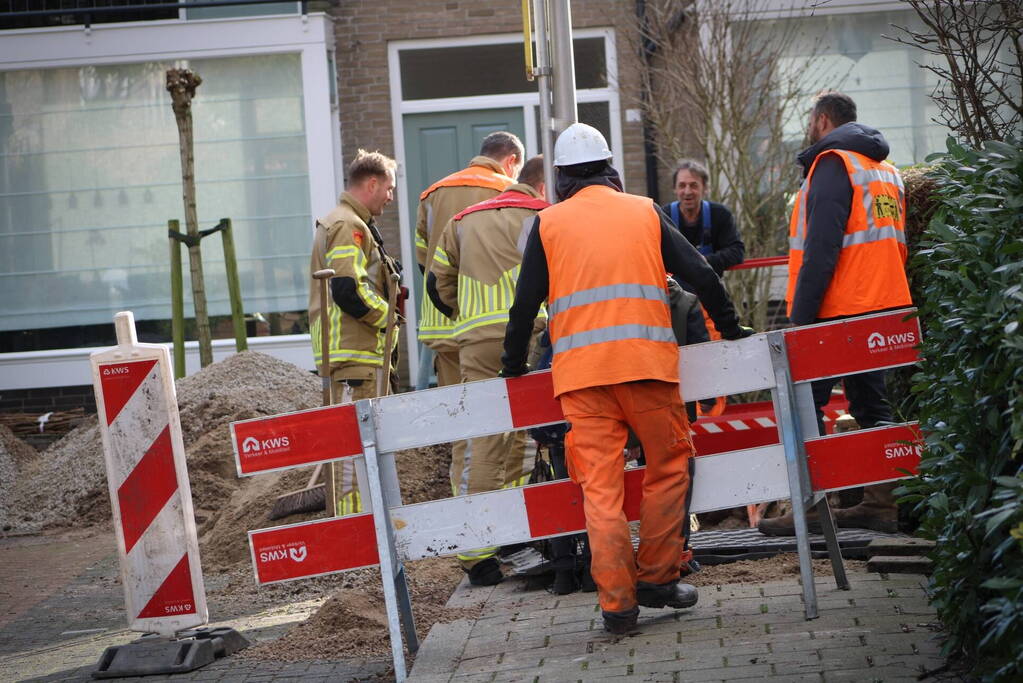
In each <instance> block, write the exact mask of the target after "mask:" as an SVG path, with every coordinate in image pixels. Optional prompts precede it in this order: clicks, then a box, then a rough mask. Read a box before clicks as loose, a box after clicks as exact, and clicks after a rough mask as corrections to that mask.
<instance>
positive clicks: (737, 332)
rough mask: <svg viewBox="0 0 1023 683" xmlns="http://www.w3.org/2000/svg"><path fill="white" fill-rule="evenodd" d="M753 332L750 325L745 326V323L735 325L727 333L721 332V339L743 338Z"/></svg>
mask: <svg viewBox="0 0 1023 683" xmlns="http://www.w3.org/2000/svg"><path fill="white" fill-rule="evenodd" d="M753 333H754V330H753V328H752V327H746V326H745V325H739V326H738V327H736V328H735V329H734V330H732V331H731V332H729V333H728V334H725V333H722V334H721V337H722V338H723V339H727V340H729V341H732V340H734V339H745V338H746V337H749V336H750V335H752V334H753Z"/></svg>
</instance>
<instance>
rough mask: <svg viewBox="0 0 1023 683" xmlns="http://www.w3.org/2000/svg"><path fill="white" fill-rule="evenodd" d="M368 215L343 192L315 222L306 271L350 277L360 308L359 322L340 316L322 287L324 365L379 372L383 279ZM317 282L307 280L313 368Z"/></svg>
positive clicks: (383, 316) (318, 360) (319, 356)
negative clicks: (324, 304) (326, 337)
mask: <svg viewBox="0 0 1023 683" xmlns="http://www.w3.org/2000/svg"><path fill="white" fill-rule="evenodd" d="M369 220H370V214H369V212H368V211H367V210H366V208H365V207H363V206H362V205H361V204H360V203H359V202H358V200H355V199H354V198H353V197H352V196H351V195H349V194H348V193H347V192H346V193H344V194H342V195H341V203H340V204H339V205H338V206H337V208H335V209H334V210H333V211H331V212H330V213H329V214H327V215H326V216H324V217H323V218H321V219H319V220H318V221H317V222H316V235H315V237H314V239H313V250H312V258H311V260H310V272H315V271H317V270H321V269H323V268H333V269H334V271H335V273H336V275H335V277H337V278H350V279H351V280H353V281H354V283H355V293H356V295H357V296H358V298H359V299H360V300H361V301H362V304H363V305H364V306H365V308H366V313H365V315H363V316H362V317H361V318H356V317H354V316H352V315H349V314H348V313H345V312H344V311H342V310H341V309H340V308H339V307H338V306H337V305H336V304H335V303H334V301H333V298H332V297H331V292H330V289H329V287H328V292H327V297H328V301H327V305H328V309H327V320H328V324H329V325H330V354H329V358H330V365H331V368H332V369H333V368H337V367H339V366H346V365H348V366H352V365H354V366H362V367H380V366H382V365H383V353H384V330H385V328H386V326H387V294H386V292H387V275H386V269H385V268H384V266H383V264H382V263H381V261H380V256H379V252H378V250H377V248H376V241H375V240H374V239H373V232H372V231H371V230H370V229H369V227H368V226H367V221H369ZM319 286H320V284H319V281H317V280H314V279H312V278H310V280H309V336H310V337H311V340H312V345H313V356H314V358H315V360H316V364H317V365H319V364H320V363H321V362H322V349H321V344H320V339H321V336H320V294H319V291H320V290H319Z"/></svg>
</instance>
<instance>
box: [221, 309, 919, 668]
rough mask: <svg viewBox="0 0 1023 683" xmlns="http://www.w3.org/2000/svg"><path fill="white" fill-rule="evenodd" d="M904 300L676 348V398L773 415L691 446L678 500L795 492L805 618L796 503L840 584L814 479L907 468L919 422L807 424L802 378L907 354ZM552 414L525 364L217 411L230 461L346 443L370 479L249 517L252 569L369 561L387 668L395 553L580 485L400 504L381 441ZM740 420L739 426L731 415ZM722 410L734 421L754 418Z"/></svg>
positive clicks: (442, 549) (421, 550) (412, 554)
mask: <svg viewBox="0 0 1023 683" xmlns="http://www.w3.org/2000/svg"><path fill="white" fill-rule="evenodd" d="M911 313H912V311H911V310H904V311H896V312H892V313H884V314H877V315H873V316H866V317H864V318H856V319H851V320H844V321H838V322H833V323H824V324H820V325H811V326H808V327H802V328H792V329H789V330H785V331H779V332H771V333H766V334H759V335H754V336H752V337H749V338H747V339H742V340H737V341H718V342H711V343H707V344H699V345H696V346H687V347H683V348H682V349H681V354H680V376H681V377H682V386H681V392H682V395H683V396H684V397H685V399H686V400H699V399H703V398H712V397H716V396H722V395H731V394H738V393H744V392H750V391H759V390H764V389H767V390H770V391H771V392H772V397H773V408H774V410H773V411H772V414H773V415H774V416H775V417H773V418H769V417H768V416H767V415H766V414H765V415H756V416H752V420H753V422H754V423H756V424H757V425H759V426H761V427H762V428H763V429H762V430H761V431H762V432H766V431H767V429H769V428H770V427H774V428H775V436H776V441H779V443H775V444H773V445H760V446H758V447H756V448H747V449H743V450H729V451H727V452H721V453H716V454H713V455H705V456H702V457H700V459H699V461H698V465H697V470H696V477H695V481H694V490H693V494H694V495H693V505H692V509H693V511H696V512H701V511H708V510H714V509H721V508H729V507H736V506H740V505H747V504H751V503H759V502H763V501H767V500H776V499H779V498H792V499H793V500H796V501H799V502H800V504H799V505H795V506H794V507H795V508H796V510H797V514H796V528H797V547H798V549H799V553H800V565H801V571H802V572H803V586H804V604H805V606H806V608H805V609H806V614H807V618H814V617H816V616H817V602H816V593H815V590H816V589H815V588H814V583H813V580H812V565H811V563H810V548H809V541H808V539H807V534H808V532H807V529H806V523H805V516H804V513H803V509H804V506H807V505H814V504H816V505H818V510H821V507H822V506H823V512H822V517H823V518H824V520H825V521H824V522H823V524H824V528H825V536H826V538H827V540H828V546H829V552H830V554H831V558H832V563H833V565H835V575H836V580H837V582H838V584H839V586H840V587H847V586H848V584H847V582H846V579H845V574H844V570H843V568H842V566H841V554H840V552H839V549H838V544H837V537H836V535H835V529H834V526H833V525H832V524H831V523H830V513H829V512H828V511H827V508H826V501H825V502H824V503H819V502H818V501H819V500H820V499H821V497H822V496H823V493H824V492H826V491H830V490H837V489H841V488H847V487H851V486H859V485H865V484H871V483H877V482H882V481H891V480H895V479H900V478H903V477H905V476H907V475H906V474H905V472H914V471H915V468H916V466H917V463H918V462H919V449H918V447H917V446H916V445H915V444H916V443H917V442H918V440H919V433H918V432H917V430H916V426H915V425H913V424H906V425H895V426H891V427H882V428H877V429H871V430H862V431H859V432H855V433H850V434H841V435H833V436H824V437H819V436H817V425H816V420H815V418H814V417H813V405H812V399H811V396H810V391H809V386H808V385H807V384H806V383H807V382H809V381H812V380H815V379H822V378H827V377H834V376H839V375H847V374H855V373H857V372H865V371H869V370H878V369H882V368H890V367H897V366H900V365H907V364H911V363H915V362H916V361H917V352H916V350H915V346H916V344H917V343H918V342H919V340H920V328H919V324H918V322H917V320H916V318H915V317H910V316H911ZM563 420H564V417H563V415H562V413H561V409H560V406H559V404H558V402H557V401H556V400H555V399H554V398H553V387H552V384H551V377H550V373H549V372H537V373H532V374H529V375H526V376H524V377H519V378H511V379H492V380H484V381H480V382H470V383H466V384H460V385H455V386H448V387H440V388H437V389H430V390H426V391H417V392H412V393H407V394H400V395H396V396H384V397H381V398H377V399H370V400H367V401H360V402H358V403H356V404H354V405H352V404H348V405H339V406H329V407H325V408H316V409H313V410H306V411H300V412H295V413H290V414H285V415H277V416H273V417H266V418H258V419H255V420H246V421H242V422H235V423H232V425H231V430H232V439H233V446H234V450H235V455H236V460H237V466H238V473H239V475H240V476H248V475H253V474H258V473H261V472H270V471H274V470H281V469H290V468H293V467H302V466H306V465H309V464H312V463H319V462H327V461H331V460H336V459H339V458H345V457H360V456H361V457H363V458H364V461H365V465H366V468H367V472H368V476H367V480H368V481H367V484H366V485H367V487H368V489H369V490H368V491H365V492H364V494H363V495H364V498H365V499H367V500H369V501H370V503H371V508H372V510H373V512H372V513H367V514H363V515H355V516H349V517H343V518H334V519H325V520H315V521H311V522H305V523H301V524H293V525H287V526H281V527H275V528H272V529H263V530H258V531H250V532H249V540H250V546H251V550H252V561H253V567H254V570H255V574H256V580H257V582H259V583H272V582H277V581H287V580H292V579H297V578H306V577H310V576H317V575H321V574H327V573H332V572H337V571H345V570H349V569H355V568H358V567H366V566H371V565H375V564H377V563H379V564H380V566H381V571H382V573H383V577H384V595H385V601H386V602H387V605H388V615H389V624H390V625H391V644H392V650H393V654H394V658H395V671H396V673H397V674H398V677H399V678H401V677H402V676H403V673H404V655H403V652H402V650H401V638H400V635H399V632H398V626H397V622H398V621H399V610H400V611H401V619H400V620H401V622H402V623H403V624H404V626H405V633H406V638H407V639H408V642H410V643H415V642H416V639H415V630H414V624H412V619H411V607H410V602H409V598H408V591H407V586H406V585H405V582H404V575H403V568H402V562H403V561H405V560H413V559H419V558H423V557H429V556H439V555H453V554H456V553H458V552H460V551H463V550H470V549H473V548H479V547H487V546H497V545H506V544H510V543H514V542H519V541H527V540H535V539H540V538H548V537H551V536H558V535H562V534H570V533H576V532H578V531H580V530H582V529H583V528H584V523H583V512H582V509H583V506H582V497H581V492H580V490H579V488H578V487H577V486H576V485H575V484H573V483H572V482H569V481H557V482H549V483H545V484H537V485H534V486H526V487H521V488H513V489H503V490H500V491H491V492H487V493H479V494H475V495H471V496H460V497H456V498H449V499H445V500H438V501H431V502H426V503H419V504H416V505H402V504H401V497H400V491H399V490H398V481H397V475H396V472H395V468H394V458H393V453H394V452H395V451H397V450H402V449H408V448H415V447H420V446H427V445H431V444H436V443H444V442H448V441H455V440H458V439H466V438H472V437H477V436H486V435H489V434H495V433H500V432H506V431H510V430H517V429H526V428H530V427H535V426H540V425H544V424H552V423H557V422H561V421H563ZM767 422H772V423H774V422H776V423H777V424H776V425H775V424H771V425H768V424H767ZM742 425H743V426H744V427H748V426H749V425H747V424H746V422H745V420H743V421H742ZM730 426H731V427H733V428H734V431H735V432H737V433H740V432H747V431H753V430H752V429H751V428H750V429H742V428H740V427H739V426H738V424H730ZM719 428H720V429H721V430H722V431H724V427H721V426H720V424H719ZM804 435H806V436H804ZM804 441H805V446H804ZM808 456H809V457H808ZM807 463H809V472H808V471H807V470H808V468H807ZM643 472H644V470H643V469H642V468H637V469H633V470H629V471H627V473H626V486H627V495H626V501H625V511H626V514H627V515H628V516H629V518H630V519H636V518H637V517H638V510H639V507H638V506H639V500H640V497H641V491H642V479H643ZM403 596H404V597H403ZM410 649H414V648H413V647H412V646H411V645H410Z"/></svg>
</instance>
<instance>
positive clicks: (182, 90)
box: [167, 69, 213, 367]
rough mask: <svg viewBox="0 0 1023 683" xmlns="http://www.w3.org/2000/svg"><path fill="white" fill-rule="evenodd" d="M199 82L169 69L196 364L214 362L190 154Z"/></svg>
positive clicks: (184, 71)
mask: <svg viewBox="0 0 1023 683" xmlns="http://www.w3.org/2000/svg"><path fill="white" fill-rule="evenodd" d="M201 83H202V78H200V77H199V75H198V74H196V73H193V72H192V71H189V70H188V69H168V71H167V91H168V92H169V93H170V96H171V106H172V107H173V109H174V120H175V121H177V124H178V139H179V141H180V143H181V185H182V194H183V196H184V200H185V230H186V232H187V234H188V236H189V237H190V238H191V240H190V242H189V245H188V263H189V267H190V270H191V275H192V278H191V279H192V301H193V303H194V304H195V326H196V337H197V338H198V340H199V364H200V365H201V366H202V367H206V366H207V365H210V364H211V363H212V362H213V344H212V342H211V339H210V318H209V314H208V313H207V311H206V283H205V281H204V279H203V274H202V252H201V251H200V249H199V219H198V217H197V216H196V210H195V156H194V154H193V153H192V98H193V97H195V89H196V88H197V87H199V85H200V84H201Z"/></svg>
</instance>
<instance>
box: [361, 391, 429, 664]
mask: <svg viewBox="0 0 1023 683" xmlns="http://www.w3.org/2000/svg"><path fill="white" fill-rule="evenodd" d="M372 406H373V404H372V399H364V400H361V401H356V403H355V411H356V414H357V415H358V418H359V436H360V438H361V439H362V451H363V457H364V460H365V466H366V486H367V488H369V493H370V500H369V503H370V508H371V509H372V510H373V524H374V526H375V527H376V537H377V548H378V549H379V554H380V578H381V583H383V587H384V605H385V607H386V608H387V628H388V632H389V635H390V638H391V656H392V659H393V661H394V677H395V680H397V681H404V680H405V679H406V678H407V677H408V671H407V669H406V666H405V649H404V647H403V646H402V642H401V631H402V622H404V626H405V631H406V633H411V634H412V637H411V638H410V639H409V650H410V651H412V652H415V651H416V649H418V647H419V641H418V638H417V637H416V635H415V623H414V622H413V621H412V604H411V601H410V597H409V591H408V584H407V583H406V581H405V568H404V566H403V565H402V563H401V560H400V559H399V558H398V553H397V549H396V548H395V545H394V531H393V529H392V528H391V517H390V514H388V511H387V510H388V506H387V501H386V500H385V499H384V485H383V482H382V479H381V468H380V462H379V461H378V458H377V448H376V425H375V424H374V422H373V408H372ZM360 483H361V482H360ZM363 505H364V506H365V501H363ZM399 585H400V587H401V588H399ZM403 617H404V619H403Z"/></svg>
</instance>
